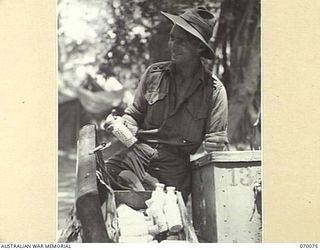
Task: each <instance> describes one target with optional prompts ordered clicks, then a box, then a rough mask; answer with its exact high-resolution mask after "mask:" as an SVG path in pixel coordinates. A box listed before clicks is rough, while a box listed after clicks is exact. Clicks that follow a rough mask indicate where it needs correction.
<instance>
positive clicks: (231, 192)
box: [192, 151, 262, 243]
mask: <svg viewBox="0 0 320 250" xmlns="http://www.w3.org/2000/svg"><path fill="white" fill-rule="evenodd" d="M260 177H261V152H260V151H234V152H233V151H228V152H214V153H211V154H208V155H206V156H204V157H202V158H200V159H198V160H196V161H194V162H193V163H192V211H193V212H192V213H193V225H194V228H195V230H196V234H197V236H198V238H199V241H203V242H231V243H232V242H247V243H250V242H261V227H262V223H261V214H259V213H258V211H257V206H256V203H255V194H254V191H253V187H254V184H255V183H256V182H259V180H260ZM260 197H261V196H260ZM258 210H259V209H258ZM259 212H260V210H259Z"/></svg>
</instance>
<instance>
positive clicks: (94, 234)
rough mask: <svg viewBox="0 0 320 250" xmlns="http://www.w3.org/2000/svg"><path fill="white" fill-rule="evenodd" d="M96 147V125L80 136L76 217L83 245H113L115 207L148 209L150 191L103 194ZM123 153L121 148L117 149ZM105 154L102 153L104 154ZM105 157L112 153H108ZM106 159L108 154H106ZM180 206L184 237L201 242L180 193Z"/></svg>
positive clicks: (86, 129) (88, 127) (85, 129)
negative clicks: (94, 150)
mask: <svg viewBox="0 0 320 250" xmlns="http://www.w3.org/2000/svg"><path fill="white" fill-rule="evenodd" d="M96 146H97V134H96V129H95V126H94V125H86V126H84V127H83V128H82V129H81V131H80V135H79V142H78V152H77V184H76V214H77V219H78V220H79V221H80V223H81V238H82V242H96V243H99V242H110V243H111V242H114V240H113V239H114V237H113V236H114V233H116V232H115V231H116V230H115V229H116V224H117V223H116V207H117V205H119V204H120V203H125V204H127V205H129V206H131V207H132V208H134V209H145V208H146V206H145V203H144V202H145V201H146V200H147V199H149V198H150V197H151V191H146V192H132V191H113V190H111V189H110V190H109V192H103V193H102V192H101V189H99V184H98V181H97V175H96V170H97V156H96V155H95V154H91V153H90V152H91V151H92V150H93V149H94V148H95V147H96ZM114 148H116V150H119V149H120V150H121V146H119V147H118V146H115V147H114ZM102 153H103V152H102ZM104 154H110V152H105V153H104ZM103 156H105V155H103ZM177 196H178V204H179V208H180V212H181V214H182V222H183V225H184V230H183V238H184V239H185V240H187V241H189V242H198V240H197V237H196V234H195V231H194V228H193V226H192V223H191V218H190V217H191V215H188V214H187V210H186V207H185V205H184V202H183V199H182V196H181V194H180V193H179V192H177Z"/></svg>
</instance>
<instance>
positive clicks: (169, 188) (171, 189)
mask: <svg viewBox="0 0 320 250" xmlns="http://www.w3.org/2000/svg"><path fill="white" fill-rule="evenodd" d="M175 190H176V188H175V187H167V191H175Z"/></svg>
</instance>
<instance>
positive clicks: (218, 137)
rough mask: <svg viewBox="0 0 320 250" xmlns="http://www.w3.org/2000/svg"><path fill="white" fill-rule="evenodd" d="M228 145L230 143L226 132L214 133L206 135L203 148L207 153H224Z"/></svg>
mask: <svg viewBox="0 0 320 250" xmlns="http://www.w3.org/2000/svg"><path fill="white" fill-rule="evenodd" d="M228 143H229V141H228V137H227V132H226V131H220V132H214V133H209V134H206V135H205V139H204V141H203V148H204V149H205V150H206V151H207V152H212V151H222V150H224V148H225V147H226V145H227V144H228Z"/></svg>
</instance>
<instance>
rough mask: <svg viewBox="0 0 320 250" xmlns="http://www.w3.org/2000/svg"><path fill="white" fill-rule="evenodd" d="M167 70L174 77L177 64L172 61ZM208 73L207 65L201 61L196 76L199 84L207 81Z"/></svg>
mask: <svg viewBox="0 0 320 250" xmlns="http://www.w3.org/2000/svg"><path fill="white" fill-rule="evenodd" d="M166 70H167V71H168V72H170V76H171V77H173V76H174V74H175V71H176V67H175V64H174V63H172V62H170V63H169V65H168V66H167V68H166ZM207 74H208V73H207V72H206V70H205V67H204V66H203V64H202V63H201V65H200V70H199V71H198V72H197V74H196V75H195V76H194V80H196V79H198V81H196V82H197V84H196V85H198V84H200V83H203V82H205V80H206V78H207V77H208V76H206V75H207Z"/></svg>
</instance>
